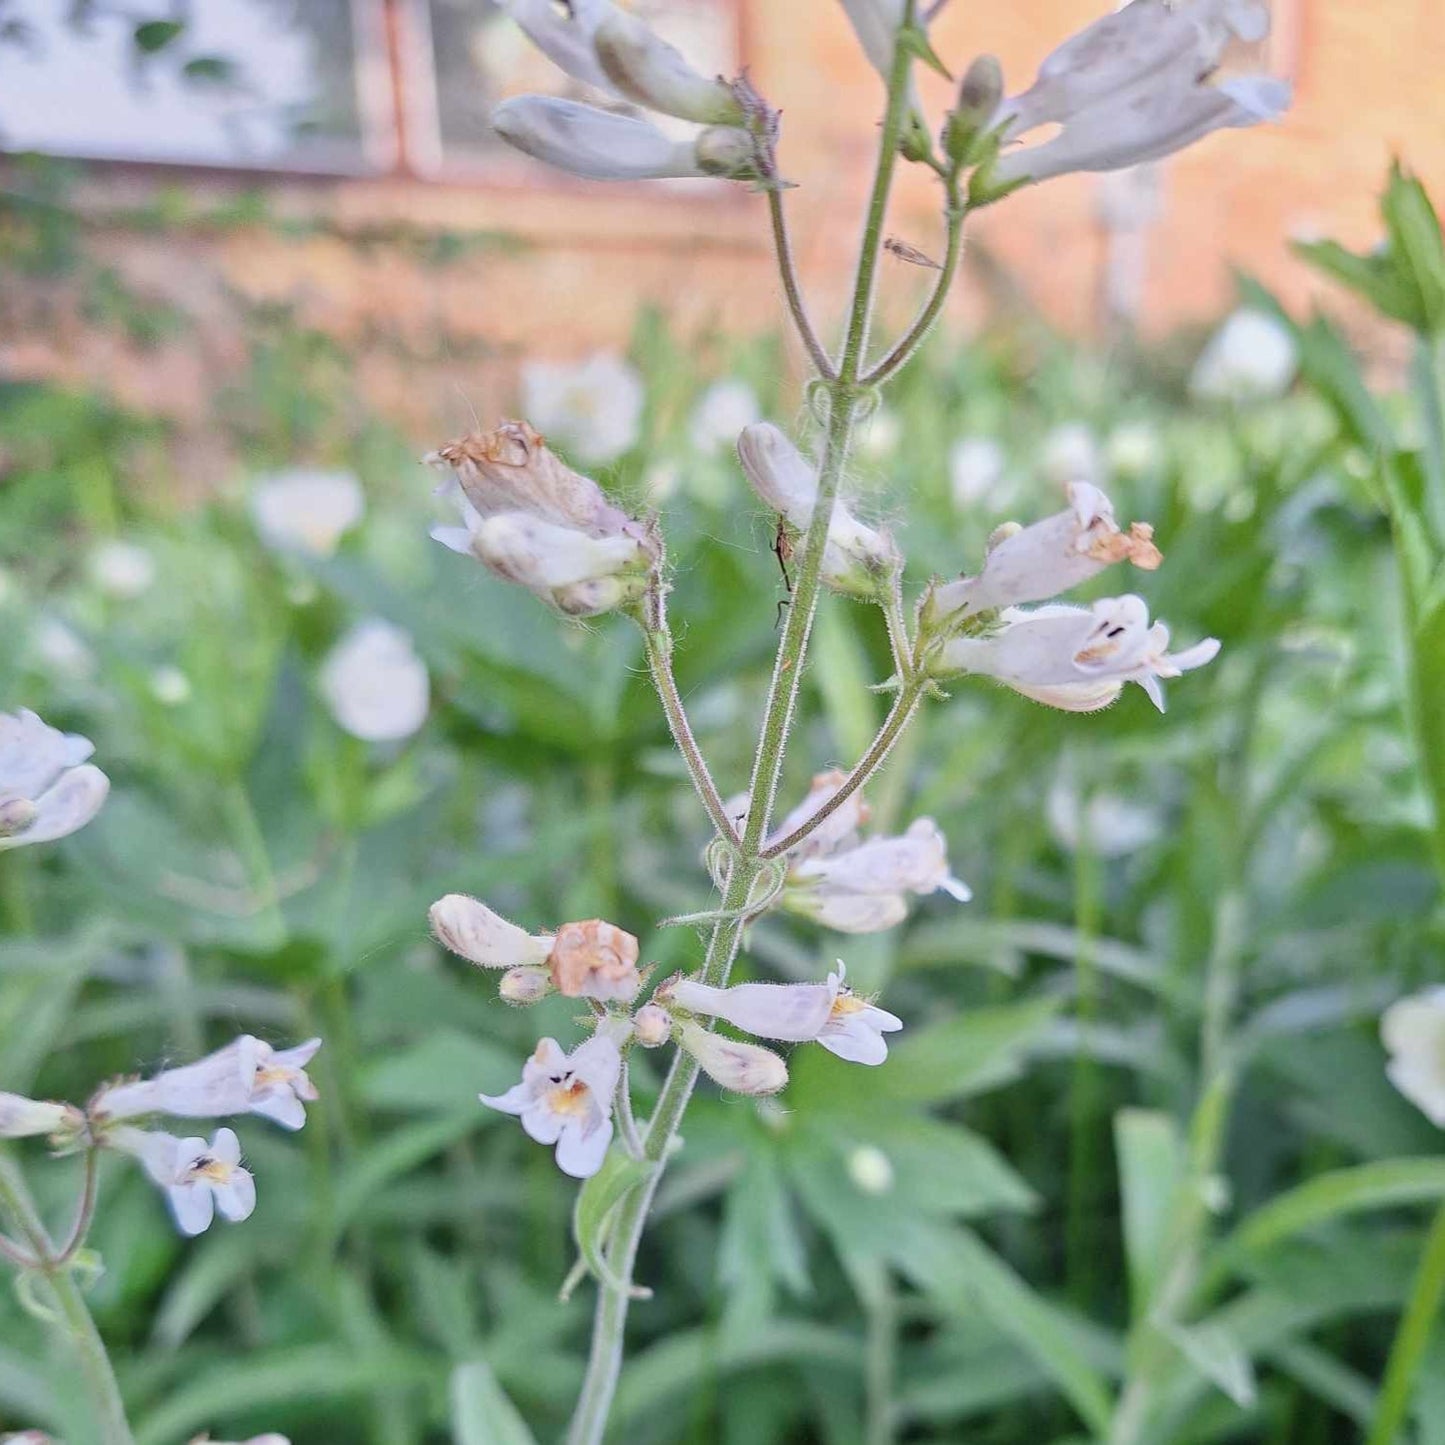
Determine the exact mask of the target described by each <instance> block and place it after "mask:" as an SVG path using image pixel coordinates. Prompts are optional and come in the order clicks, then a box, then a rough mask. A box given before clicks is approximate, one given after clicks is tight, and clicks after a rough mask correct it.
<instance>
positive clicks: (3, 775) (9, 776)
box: [0, 708, 110, 852]
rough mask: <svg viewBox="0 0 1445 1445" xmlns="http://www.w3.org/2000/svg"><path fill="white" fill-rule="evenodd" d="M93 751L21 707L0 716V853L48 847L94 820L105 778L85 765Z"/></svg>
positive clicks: (104, 791)
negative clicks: (34, 845)
mask: <svg viewBox="0 0 1445 1445" xmlns="http://www.w3.org/2000/svg"><path fill="white" fill-rule="evenodd" d="M94 751H95V747H94V745H93V744H92V743H91V741H90V739H89V738H83V737H81V736H79V734H77V733H62V732H59V731H57V730H56V729H55V728H53V727H49V726H47V725H46V724H45V723H44V722H43V721H42V720H41V719H40V717H38V716H37V715H36V714H35V713H33V712H30V711H29V710H28V709H26V708H21V710H20V711H19V712H16V713H0V852H3V851H4V850H5V849H7V848H20V847H23V846H24V845H26V844H29V843H53V842H54V841H55V840H56V839H57V838H64V837H67V836H68V835H69V834H71V833H74V832H75V831H76V830H77V829H79V828H83V827H84V826H85V825H86V824H87V823H88V822H90V820H91V819H92V818H94V817H95V815H96V814H97V813H98V812H99V811H100V808H101V804H103V803H104V802H105V799H106V795H107V794H108V793H109V792H110V779H109V778H107V777H106V775H105V774H104V773H103V772H101V770H100V769H99V768H97V767H95V766H94V765H92V764H90V763H87V762H86V759H87V758H88V757H90V755H91V754H92V753H93V752H94Z"/></svg>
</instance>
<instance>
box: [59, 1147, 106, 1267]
mask: <svg viewBox="0 0 1445 1445" xmlns="http://www.w3.org/2000/svg"><path fill="white" fill-rule="evenodd" d="M99 1162H100V1150H99V1149H97V1148H96V1147H95V1146H94V1145H92V1146H91V1147H90V1148H89V1149H87V1150H86V1151H85V1177H84V1180H83V1182H82V1183H81V1186H80V1203H79V1205H78V1206H77V1207H76V1210H75V1222H74V1223H73V1224H72V1225H71V1226H70V1235H69V1237H68V1238H67V1239H66V1241H65V1243H64V1244H63V1245H62V1246H61V1249H60V1253H59V1254H57V1255H56V1256H55V1259H54V1261H53V1262H54V1263H55V1264H57V1265H62V1264H69V1263H70V1261H71V1260H72V1259H74V1258H75V1255H76V1251H77V1250H79V1249H80V1247H81V1245H83V1244H84V1243H85V1237H86V1235H87V1234H89V1233H90V1223H91V1220H93V1219H94V1218H95V1182H96V1172H97V1166H98V1164H99Z"/></svg>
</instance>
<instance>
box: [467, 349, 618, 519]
mask: <svg viewBox="0 0 1445 1445" xmlns="http://www.w3.org/2000/svg"><path fill="white" fill-rule="evenodd" d="M645 397H646V393H645V391H644V388H643V382H642V376H641V374H640V373H639V372H638V370H637V368H636V367H635V366H633V365H632V364H631V362H629V361H626V360H624V359H623V358H622V357H620V356H617V355H616V354H614V353H613V352H610V351H598V352H594V353H593V354H592V355H591V356H589V357H587V358H585V359H584V360H582V361H578V362H561V361H556V362H554V361H529V362H527V363H526V364H525V365H524V366H523V367H522V409H523V411H524V412H525V413H526V417H527V420H528V421H529V422H530V423H531V424H532V426H534V427H536V428H537V430H538V431H539V432H541V433H542V434H543V435H544V436H548V437H551V438H552V439H553V440H554V441H556V442H558V443H559V444H561V445H562V446H563V447H565V448H566V449H567V450H568V451H569V452H571V453H572V454H573V455H574V456H575V457H576V458H577V459H578V461H581V462H586V463H591V464H593V465H601V464H603V463H606V462H611V461H615V460H616V459H617V458H618V457H620V456H621V455H622V454H623V453H624V452H629V451H631V450H632V448H633V447H635V446H636V445H637V442H638V439H639V437H640V436H641V433H642V408H643V403H644V400H645ZM482 510H483V513H484V514H485V509H482ZM555 520H562V519H555Z"/></svg>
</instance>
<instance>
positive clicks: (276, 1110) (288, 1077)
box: [89, 1034, 321, 1129]
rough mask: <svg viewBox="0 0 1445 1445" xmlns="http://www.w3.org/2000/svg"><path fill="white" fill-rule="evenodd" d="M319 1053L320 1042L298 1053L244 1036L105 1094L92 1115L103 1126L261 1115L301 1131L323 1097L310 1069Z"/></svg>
mask: <svg viewBox="0 0 1445 1445" xmlns="http://www.w3.org/2000/svg"><path fill="white" fill-rule="evenodd" d="M320 1047H321V1040H320V1039H307V1040H306V1042H305V1043H303V1044H297V1045H296V1047H295V1048H290V1049H275V1048H273V1047H272V1046H271V1045H270V1044H268V1043H267V1042H266V1041H265V1040H264V1039H258V1038H255V1037H254V1036H253V1035H251V1034H242V1035H241V1036H240V1038H237V1039H234V1040H232V1042H231V1043H229V1044H227V1045H226V1046H225V1048H223V1049H217V1050H216V1051H215V1053H212V1054H208V1055H207V1056H206V1057H205V1058H203V1059H198V1060H197V1061H196V1062H195V1063H193V1064H185V1065H182V1066H181V1067H180V1068H177V1069H165V1070H163V1071H162V1072H161V1073H159V1074H157V1075H156V1076H155V1077H154V1078H153V1079H138V1080H132V1081H130V1082H128V1083H120V1084H113V1085H111V1086H110V1087H109V1088H107V1089H102V1090H101V1091H100V1093H99V1094H97V1095H96V1097H95V1098H94V1099H93V1100H92V1101H91V1105H90V1110H89V1112H90V1115H91V1117H92V1118H93V1119H95V1120H97V1121H99V1122H100V1123H102V1124H105V1123H107V1122H110V1121H118V1120H122V1119H135V1118H139V1117H140V1116H142V1115H145V1114H169V1115H171V1116H172V1117H173V1118H178V1119H220V1118H225V1117H226V1116H228V1115H232V1114H260V1115H261V1116H262V1117H264V1118H267V1119H271V1120H273V1121H274V1122H275V1123H277V1124H280V1125H282V1126H283V1127H284V1128H287V1129H299V1128H301V1126H302V1125H303V1124H305V1122H306V1108H305V1106H306V1104H308V1103H312V1102H314V1101H315V1100H316V1098H317V1097H318V1095H317V1092H316V1086H315V1084H313V1083H312V1082H311V1079H310V1076H309V1075H308V1074H307V1072H306V1065H307V1064H309V1063H310V1062H311V1060H312V1059H313V1058H315V1056H316V1051H317V1050H318V1049H319V1048H320Z"/></svg>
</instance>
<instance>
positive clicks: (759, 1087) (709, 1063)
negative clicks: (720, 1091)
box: [677, 1020, 788, 1094]
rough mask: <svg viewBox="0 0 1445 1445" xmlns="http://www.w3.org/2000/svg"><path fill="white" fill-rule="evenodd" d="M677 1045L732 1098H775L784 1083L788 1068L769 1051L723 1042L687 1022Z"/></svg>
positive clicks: (736, 1041) (753, 1046) (786, 1080)
mask: <svg viewBox="0 0 1445 1445" xmlns="http://www.w3.org/2000/svg"><path fill="white" fill-rule="evenodd" d="M677 1041H678V1043H679V1044H680V1045H681V1046H682V1047H683V1048H684V1049H686V1050H687V1052H688V1053H689V1054H691V1055H692V1057H693V1058H695V1059H696V1060H697V1063H698V1067H699V1068H700V1069H701V1070H702V1071H703V1073H705V1074H706V1075H707V1076H708V1078H710V1079H711V1080H712V1081H713V1082H714V1083H715V1084H721V1085H722V1087H723V1088H724V1089H731V1090H732V1091H733V1092H734V1093H735V1094H776V1093H777V1092H778V1090H779V1089H781V1088H783V1087H784V1086H785V1085H786V1084H787V1082H788V1066H787V1065H786V1064H785V1063H784V1062H783V1061H782V1059H780V1058H779V1057H778V1056H777V1055H776V1054H775V1053H774V1052H773V1051H772V1050H771V1049H765V1048H763V1047H762V1046H761V1045H759V1044H745V1043H741V1042H740V1041H739V1040H737V1039H728V1038H723V1037H722V1035H720V1034H715V1033H713V1032H712V1030H711V1029H705V1028H703V1026H702V1025H701V1024H698V1023H693V1022H692V1021H691V1020H689V1021H688V1022H686V1023H682V1024H679V1026H678V1028H677Z"/></svg>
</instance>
